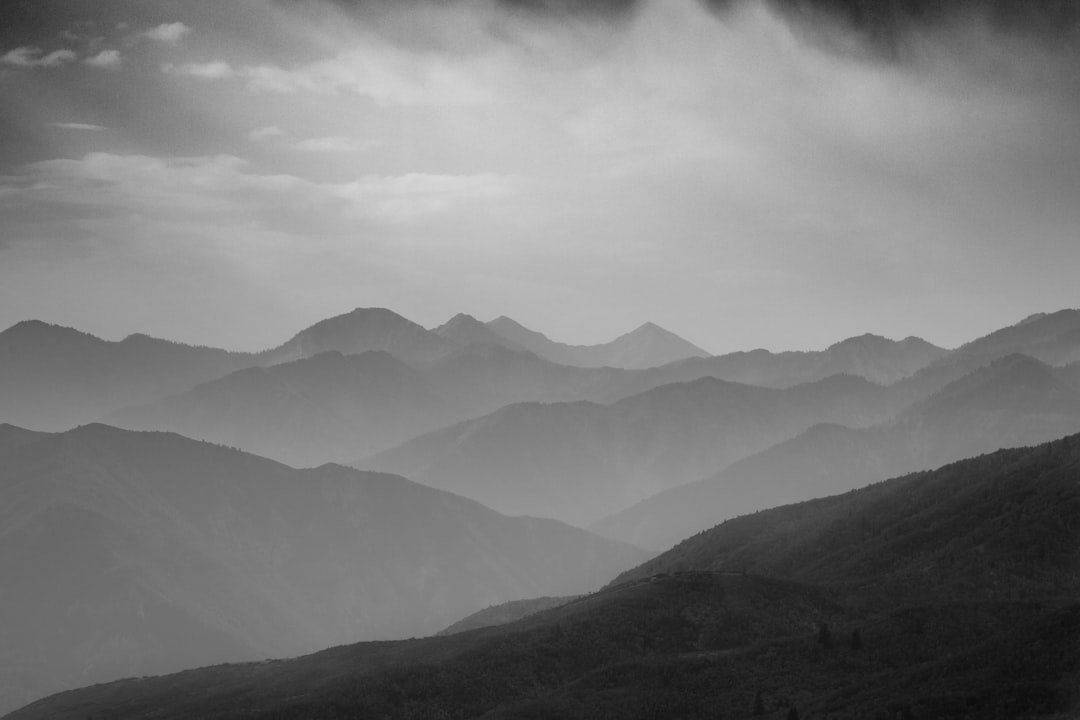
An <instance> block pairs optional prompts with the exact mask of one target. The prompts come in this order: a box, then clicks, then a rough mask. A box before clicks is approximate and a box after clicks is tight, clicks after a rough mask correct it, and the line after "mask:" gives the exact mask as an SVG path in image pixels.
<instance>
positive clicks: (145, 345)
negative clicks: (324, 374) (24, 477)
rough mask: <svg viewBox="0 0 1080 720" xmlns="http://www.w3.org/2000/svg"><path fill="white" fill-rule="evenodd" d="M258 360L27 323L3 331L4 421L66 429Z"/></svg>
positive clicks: (0, 407) (0, 386) (0, 394)
mask: <svg viewBox="0 0 1080 720" xmlns="http://www.w3.org/2000/svg"><path fill="white" fill-rule="evenodd" d="M253 362H254V359H253V356H251V355H248V354H246V353H231V352H227V351H225V350H218V349H215V348H205V347H194V346H191V345H182V344H180V343H174V342H169V341H166V340H158V339H156V338H151V337H148V336H146V335H129V336H128V337H126V338H124V339H123V340H120V341H118V342H111V341H107V340H102V339H101V338H97V337H94V336H93V335H89V334H87V333H84V332H80V331H78V330H73V329H71V328H66V327H61V326H59V325H49V324H47V323H43V322H40V321H37V320H28V321H25V322H21V323H18V324H17V325H14V326H12V327H10V328H8V329H7V330H5V331H3V332H0V422H10V423H14V424H16V425H21V426H25V427H31V428H34V429H36V430H45V431H49V430H66V429H68V428H70V427H72V426H74V425H77V424H79V423H85V422H89V421H91V420H95V419H97V418H99V417H101V416H102V415H104V414H106V413H109V412H112V411H113V410H116V409H118V408H121V407H125V406H127V405H133V404H138V403H144V402H149V401H152V400H155V399H158V398H161V397H164V396H166V395H169V394H172V393H176V392H180V391H182V390H186V389H188V388H190V387H192V386H193V385H196V384H198V383H200V382H205V381H206V380H211V379H213V378H216V377H221V376H222V375H225V374H226V373H229V372H232V371H233V370H235V369H237V368H241V367H246V366H248V365H251V364H252V363H253Z"/></svg>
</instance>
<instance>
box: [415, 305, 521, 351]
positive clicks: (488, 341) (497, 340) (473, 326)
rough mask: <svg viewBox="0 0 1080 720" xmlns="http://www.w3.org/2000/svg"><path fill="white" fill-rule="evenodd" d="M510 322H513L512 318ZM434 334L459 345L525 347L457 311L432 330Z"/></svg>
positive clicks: (470, 316) (519, 349) (515, 348)
mask: <svg viewBox="0 0 1080 720" xmlns="http://www.w3.org/2000/svg"><path fill="white" fill-rule="evenodd" d="M510 322H513V321H512V320H511V321H510ZM432 332H434V333H435V334H436V335H438V336H440V337H443V338H446V339H447V340H452V341H454V342H456V343H458V344H459V345H473V344H476V343H481V344H484V345H499V346H502V347H505V348H509V349H511V350H518V351H523V350H525V347H524V346H523V345H522V344H521V343H518V342H516V341H514V340H513V339H512V338H509V337H506V336H504V335H503V334H501V333H500V332H498V330H496V329H495V328H494V327H492V326H491V325H490V324H485V323H482V322H480V321H479V320H477V319H476V318H474V317H473V316H472V315H468V314H466V313H458V314H457V315H455V316H454V317H452V318H450V319H449V320H447V321H446V322H445V323H443V324H442V325H440V326H439V327H437V328H435V329H434V330H432Z"/></svg>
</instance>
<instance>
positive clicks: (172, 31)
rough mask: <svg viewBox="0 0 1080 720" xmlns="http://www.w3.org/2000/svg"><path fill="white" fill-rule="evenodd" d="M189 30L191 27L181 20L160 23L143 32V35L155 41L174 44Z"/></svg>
mask: <svg viewBox="0 0 1080 720" xmlns="http://www.w3.org/2000/svg"><path fill="white" fill-rule="evenodd" d="M190 32H191V28H190V27H188V26H187V25H185V24H184V23H182V22H171V23H162V24H161V25H157V26H156V27H152V28H150V29H149V30H146V31H145V32H143V37H146V38H148V39H150V40H154V41H157V42H163V43H167V44H169V45H176V44H177V43H179V42H180V41H181V40H182V39H183V38H184V36H186V35H187V34H188V33H190Z"/></svg>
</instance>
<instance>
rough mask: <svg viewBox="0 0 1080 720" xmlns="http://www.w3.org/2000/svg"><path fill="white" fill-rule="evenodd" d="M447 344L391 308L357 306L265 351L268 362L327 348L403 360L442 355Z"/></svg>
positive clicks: (294, 357) (422, 360) (308, 354)
mask: <svg viewBox="0 0 1080 720" xmlns="http://www.w3.org/2000/svg"><path fill="white" fill-rule="evenodd" d="M446 346H447V343H446V342H445V340H444V339H443V338H441V337H439V336H438V335H437V334H435V333H433V332H431V331H430V330H427V329H426V328H424V327H421V326H420V325H418V324H417V323H415V322H413V321H412V320H409V319H408V318H406V317H403V316H401V315H399V314H397V313H396V312H394V311H393V310H388V309H386V308H382V307H374V308H363V307H358V308H356V309H354V310H352V311H350V312H347V313H345V314H342V315H335V316H334V317H331V318H327V319H325V320H321V321H319V322H317V323H315V324H314V325H311V326H310V327H308V328H305V329H304V330H301V331H300V332H299V333H297V334H296V335H294V336H293V337H292V339H290V340H289V341H287V342H286V343H284V344H283V345H281V346H279V347H277V348H274V349H272V350H268V351H266V353H264V357H269V359H270V360H271V362H289V361H291V360H297V359H299V358H303V357H310V356H311V355H315V354H317V353H320V352H325V351H327V350H337V351H339V352H341V353H344V354H346V355H351V354H356V353H362V352H366V351H368V350H385V351H387V352H389V353H390V354H391V355H393V356H394V357H396V358H398V359H399V360H403V361H405V362H420V363H427V362H431V361H433V360H435V359H437V358H438V357H441V356H442V355H443V354H445V352H446V350H447V347H446Z"/></svg>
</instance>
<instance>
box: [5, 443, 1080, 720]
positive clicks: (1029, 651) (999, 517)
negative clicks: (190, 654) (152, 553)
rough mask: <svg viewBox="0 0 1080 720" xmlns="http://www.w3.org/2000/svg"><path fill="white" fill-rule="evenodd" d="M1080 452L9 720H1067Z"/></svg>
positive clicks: (1079, 667) (950, 471) (913, 483)
mask: <svg viewBox="0 0 1080 720" xmlns="http://www.w3.org/2000/svg"><path fill="white" fill-rule="evenodd" d="M1078 473H1080V436H1072V437H1070V438H1067V439H1065V440H1061V441H1056V442H1053V443H1049V444H1045V445H1041V446H1038V447H1033V448H1024V449H1019V450H1007V451H1000V452H997V453H994V454H992V455H988V456H984V457H980V458H975V459H970V460H965V461H963V462H960V463H956V464H953V465H949V466H947V467H944V468H941V469H940V470H936V471H934V472H926V473H918V474H914V475H909V476H905V477H901V478H897V479H893V480H890V481H888V482H884V483H879V484H876V485H873V486H870V487H867V488H865V489H862V490H858V491H854V492H848V493H845V494H843V495H838V496H832V497H827V498H822V499H818V500H813V501H809V502H806V503H801V504H797V505H788V506H784V507H778V508H774V509H771V510H767V511H763V512H760V513H756V514H754V515H748V516H745V517H740V518H737V519H734V520H730V521H728V522H725V523H723V524H721V525H719V526H717V527H715V528H713V529H711V530H709V531H708V532H705V533H701V534H699V535H697V536H695V537H693V538H690V539H688V540H686V541H685V542H683V543H682V544H680V545H679V546H678V547H676V548H673V549H672V550H671V551H669V552H667V553H664V554H663V555H661V556H659V557H657V558H655V559H653V560H650V561H648V562H646V563H645V564H643V565H641V566H638V567H637V568H635V569H633V570H631V571H628V572H627V573H624V574H623V575H621V576H620V577H619V579H618V580H617V581H615V582H614V583H612V584H611V585H609V586H608V587H606V588H605V589H604V590H602V591H600V592H596V593H593V594H591V595H588V596H586V597H583V598H579V599H576V600H572V601H570V602H566V603H563V604H560V605H558V606H556V607H553V608H550V609H547V610H543V611H539V612H536V613H532V614H528V615H526V616H525V617H523V618H521V619H519V620H516V621H513V622H510V623H507V624H501V625H498V626H494V627H484V628H480V629H475V630H469V631H465V632H460V633H456V634H453V635H449V636H444V637H433V638H425V639H422V640H417V641H406V642H396V643H361V644H356V645H351V646H344V647H336V648H332V649H330V650H326V651H323V652H319V653H315V654H313V655H309V656H306V657H301V658H296V659H293V660H287V661H283V662H274V663H250V664H243V665H226V666H219V667H212V668H203V669H199V670H195V671H190V672H187V673H182V674H177V675H172V676H168V677H163V678H143V679H134V680H127V681H123V682H118V683H112V684H109V685H99V686H96V687H90V688H86V689H83V690H77V691H73V692H69V693H64V694H60V695H56V696H53V697H50V698H47V699H45V700H43V701H41V702H38V703H35V704H34V705H31V706H29V707H26V708H24V709H22V710H20V711H18V712H16V713H14V714H12V715H11V716H10V720H44V719H45V718H48V719H49V720H82V719H83V718H85V717H86V716H87V715H90V714H94V715H95V716H97V715H98V714H100V715H102V716H104V717H108V718H113V719H115V720H134V719H135V718H149V717H153V718H156V719H158V720H180V719H181V718H189V717H195V716H206V717H214V718H217V719H218V720H241V719H244V720H249V719H251V718H255V719H259V720H270V719H271V718H275V719H277V720H292V719H294V718H311V717H343V718H344V717H387V718H408V717H442V716H450V717H486V718H634V719H635V720H636V719H640V720H645V719H646V718H669V717H670V718H675V717H678V718H689V719H691V720H713V719H715V718H717V717H748V716H755V715H760V716H766V717H770V716H776V717H782V716H787V717H794V716H796V715H798V716H803V717H826V716H829V717H836V716H840V717H916V718H936V719H944V720H961V719H962V718H971V717H978V718H987V719H990V720H1006V719H1011V718H1017V717H1023V718H1047V719H1048V720H1049V719H1050V718H1067V717H1073V716H1074V715H1075V711H1076V709H1077V707H1078V699H1077V696H1076V684H1077V682H1078V681H1080V644H1078V643H1077V642H1076V637H1077V633H1078V632H1080V604H1078V603H1077V602H1076V598H1077V595H1078V593H1080V555H1078V554H1077V552H1076V537H1077V532H1078V527H1077V518H1078V517H1080V488H1078V486H1077V483H1076V477H1077V474H1078Z"/></svg>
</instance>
